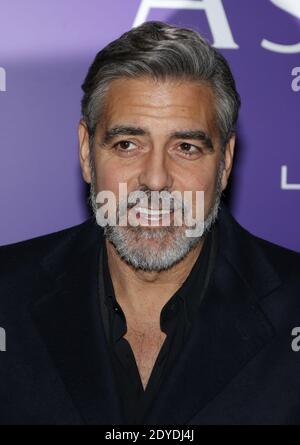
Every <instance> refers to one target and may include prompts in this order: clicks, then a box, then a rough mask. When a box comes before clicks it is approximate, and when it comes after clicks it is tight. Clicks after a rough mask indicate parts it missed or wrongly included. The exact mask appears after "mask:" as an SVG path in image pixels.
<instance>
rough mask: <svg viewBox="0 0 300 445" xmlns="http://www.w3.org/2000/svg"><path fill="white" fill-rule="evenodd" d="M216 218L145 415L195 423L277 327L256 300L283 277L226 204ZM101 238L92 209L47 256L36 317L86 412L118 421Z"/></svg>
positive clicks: (86, 418) (92, 419) (88, 418)
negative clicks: (100, 289)
mask: <svg viewBox="0 0 300 445" xmlns="http://www.w3.org/2000/svg"><path fill="white" fill-rule="evenodd" d="M218 224H219V237H220V238H219V251H218V254H217V259H216V264H215V267H214V270H213V273H212V277H211V280H210V283H209V287H208V291H207V297H206V298H205V299H204V301H203V303H202V305H201V310H200V311H199V313H198V316H197V319H196V323H195V327H194V329H193V332H192V335H191V338H190V339H189V341H188V343H187V346H186V348H185V350H184V351H183V352H182V356H181V357H180V360H178V362H177V364H176V366H175V367H174V369H173V370H172V374H171V375H170V376H168V379H167V380H166V382H165V384H164V387H163V389H162V391H161V393H160V395H159V397H158V399H157V402H156V403H155V404H154V405H153V407H152V409H151V411H150V412H149V415H148V417H147V419H146V423H149V424H184V423H188V422H189V420H190V419H191V418H192V417H193V416H194V415H195V414H196V413H197V412H199V411H201V409H203V408H204V407H205V406H206V405H207V403H208V402H209V401H210V400H211V399H212V398H214V397H215V396H216V395H217V394H218V393H220V392H221V391H222V389H223V388H225V386H226V384H227V383H229V382H230V381H231V380H232V379H233V378H234V376H235V375H237V374H238V373H239V372H240V371H241V370H242V368H243V367H244V366H245V365H246V363H247V362H248V361H249V360H251V358H253V357H254V356H255V355H256V354H257V353H258V352H259V351H260V350H261V349H262V348H263V346H264V345H265V344H266V342H268V340H269V339H270V338H271V337H272V336H273V335H274V329H273V327H272V325H271V323H270V321H269V320H268V319H267V317H266V316H265V314H264V313H263V311H262V310H261V307H260V305H259V300H260V298H262V297H263V296H265V295H266V294H268V293H270V292H272V291H273V290H275V289H276V288H277V287H278V286H279V285H280V280H279V278H278V276H277V274H276V272H275V271H274V269H273V267H272V265H271V264H270V262H269V260H268V258H266V256H265V254H264V252H263V250H262V249H261V247H260V245H259V243H258V242H257V241H256V240H255V237H253V236H252V235H250V234H249V233H248V232H246V231H245V230H244V229H243V228H242V227H241V226H239V224H238V223H237V222H236V221H235V220H234V218H233V217H232V216H231V214H230V213H229V211H228V210H227V209H226V207H225V206H224V205H222V207H221V210H220V215H219V223H218ZM103 242H104V236H103V231H102V229H100V227H98V226H97V225H96V222H95V221H94V220H93V219H90V220H88V221H86V222H85V223H83V224H81V225H80V226H78V227H77V228H76V230H75V229H74V231H70V232H69V235H68V236H66V237H65V238H64V239H63V240H62V241H61V242H60V244H59V246H57V247H56V249H55V250H54V251H53V252H51V253H50V254H48V255H47V256H46V257H44V259H43V261H42V268H43V270H44V272H45V271H46V274H47V277H48V278H47V284H46V288H44V290H43V291H42V294H43V296H42V298H40V299H39V301H38V302H37V303H36V304H35V305H34V308H33V317H34V320H35V322H36V325H37V327H38V329H39V332H40V334H41V336H42V337H43V339H44V341H45V343H46V345H47V348H48V351H49V353H50V355H51V357H52V359H53V362H54V364H55V366H56V367H57V368H58V370H59V372H60V375H61V378H62V380H63V381H64V383H65V387H66V389H67V391H68V392H69V394H71V396H72V399H73V402H74V405H75V406H76V407H77V409H78V410H79V412H80V413H81V416H82V418H83V422H84V423H89V424H97V423H98V424H121V423H123V420H122V416H121V409H120V402H119V399H118V395H117V393H116V385H115V382H114V377H113V370H112V368H111V365H110V361H109V355H108V350H107V345H106V341H105V336H104V329H103V326H102V322H101V317H100V313H99V311H100V308H99V301H98V295H97V276H98V271H99V264H98V258H99V251H100V249H101V247H102V246H103ZM45 282H46V281H45V280H43V283H45Z"/></svg>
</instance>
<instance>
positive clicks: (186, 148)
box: [180, 142, 200, 156]
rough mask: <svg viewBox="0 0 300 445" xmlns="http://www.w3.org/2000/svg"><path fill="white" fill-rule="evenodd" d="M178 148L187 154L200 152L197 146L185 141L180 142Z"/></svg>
mask: <svg viewBox="0 0 300 445" xmlns="http://www.w3.org/2000/svg"><path fill="white" fill-rule="evenodd" d="M180 148H181V151H182V152H183V153H184V154H186V155H188V156H191V155H193V154H197V153H200V148H199V147H197V146H196V145H192V144H188V143H187V142H183V143H182V144H180Z"/></svg>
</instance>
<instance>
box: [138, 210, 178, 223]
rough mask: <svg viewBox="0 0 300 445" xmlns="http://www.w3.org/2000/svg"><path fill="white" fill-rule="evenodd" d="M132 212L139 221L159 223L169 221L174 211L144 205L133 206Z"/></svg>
mask: <svg viewBox="0 0 300 445" xmlns="http://www.w3.org/2000/svg"><path fill="white" fill-rule="evenodd" d="M134 212H135V214H136V217H137V219H138V220H139V221H140V223H145V224H149V222H150V223H151V224H152V225H155V224H157V225H158V224H159V223H166V224H168V223H169V221H170V217H171V215H172V214H173V213H174V210H173V209H170V210H167V209H149V208H145V207H135V208H134Z"/></svg>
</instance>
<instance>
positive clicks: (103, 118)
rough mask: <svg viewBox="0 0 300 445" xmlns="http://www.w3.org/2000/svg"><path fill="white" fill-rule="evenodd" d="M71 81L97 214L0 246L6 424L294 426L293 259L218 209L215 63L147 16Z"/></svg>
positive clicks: (223, 66)
mask: <svg viewBox="0 0 300 445" xmlns="http://www.w3.org/2000/svg"><path fill="white" fill-rule="evenodd" d="M83 91H84V96H83V100H82V119H81V121H80V124H79V130H78V134H79V146H80V164H81V169H82V174H83V178H84V180H85V181H86V182H87V183H89V184H90V185H91V194H90V201H91V205H92V209H93V217H92V218H90V219H89V220H87V221H86V222H84V223H83V224H80V225H78V226H76V227H71V228H68V229H65V230H63V231H60V232H57V233H53V234H50V235H46V236H42V237H39V238H35V239H32V240H28V241H25V242H21V243H17V244H14V245H10V246H4V247H2V248H1V249H0V261H1V300H0V308H1V310H0V314H1V315H0V316H1V318H0V325H1V326H2V327H3V328H5V332H6V338H7V348H6V349H7V350H6V352H5V353H3V354H1V364H0V377H1V378H0V388H1V397H0V421H1V423H2V424H6V423H24V424H28V423H33V424H41V423H50V424H82V423H84V424H152V425H153V424H173V425H180V424H196V425H198V424H261V423H275V424H276V423H283V424H289V423H298V422H300V381H299V375H300V355H298V354H297V352H296V350H297V348H295V347H293V343H292V342H293V340H294V346H295V338H293V337H292V336H291V332H292V330H293V329H294V328H295V327H297V326H298V325H299V323H300V300H299V289H300V279H299V273H298V271H299V266H300V257H299V254H298V253H296V252H292V251H290V250H287V249H284V248H282V247H279V246H276V245H274V244H271V243H269V242H267V241H264V240H262V239H259V238H257V237H255V236H253V235H251V234H250V233H249V232H247V231H246V230H245V229H243V228H242V227H241V226H240V225H239V224H238V223H237V222H236V221H235V220H234V218H233V217H232V216H231V214H230V212H229V211H228V209H227V208H226V207H225V205H224V204H223V203H222V202H221V195H222V192H223V191H224V190H225V188H226V186H227V182H228V179H229V176H230V172H231V169H232V164H233V155H234V146H235V125H236V121H237V117H238V109H239V105H240V100H239V95H238V93H237V91H236V88H235V82H234V79H233V77H232V74H231V71H230V68H229V66H228V64H227V62H226V61H225V59H224V58H223V56H222V55H221V54H219V53H218V52H217V51H216V50H215V49H214V48H212V47H211V46H210V45H209V44H208V43H207V42H206V41H205V40H204V39H203V38H202V37H201V36H200V35H199V34H197V33H196V32H194V31H191V30H188V29H181V28H177V27H173V26H169V25H167V24H164V23H161V22H148V23H145V24H143V25H141V26H140V27H138V28H135V29H132V30H131V31H129V32H127V33H125V34H124V35H122V36H121V37H120V38H119V39H117V40H116V41H114V42H112V43H110V44H109V45H108V46H107V47H106V48H104V49H103V50H102V51H100V52H99V53H98V55H97V56H96V58H95V60H94V62H93V64H92V65H91V67H90V69H89V72H88V74H87V77H86V79H85V81H84V84H83ZM120 185H122V186H126V192H125V195H124V194H123V195H122V193H121V191H122V189H121V188H120ZM187 191H189V192H191V196H192V198H193V199H191V200H190V201H189V203H186V202H185V201H182V200H181V201H180V199H179V195H181V196H182V195H184V193H185V192H187ZM199 191H202V192H203V194H202V195H197V192H199ZM102 192H104V195H101V193H102ZM106 192H107V194H105V193H106ZM159 192H164V195H163V196H164V197H165V199H166V201H168V205H169V207H167V206H166V205H165V201H163V200H162V199H161V200H158V201H155V198H157V193H159ZM173 192H177V195H176V194H175V193H173ZM109 193H110V194H109ZM112 196H113V197H115V198H116V199H115V200H113V199H111V197H112ZM136 196H138V197H139V198H140V200H138V199H134V197H136ZM201 196H204V201H202V200H201V199H200V198H201ZM103 197H105V198H107V199H103ZM145 197H146V198H149V201H148V203H147V202H146V201H145V200H144V201H143V199H144V198H145ZM142 198H143V199H142ZM145 202H146V203H145ZM201 203H202V205H203V206H202V213H201V211H200V215H199V212H198V210H199V206H200V205H201ZM104 209H105V211H104ZM200 210H201V209H200ZM185 211H187V212H188V211H189V212H190V213H189V215H190V217H193V218H194V219H193V220H191V219H190V220H184V222H182V224H181V225H180V224H178V225H177V224H175V223H176V222H177V218H178V217H179V216H180V215H182V214H184V213H185ZM195 214H196V216H195ZM129 215H131V219H130V218H129V219H128V221H129V222H128V221H127V223H125V224H122V223H121V220H122V218H124V216H126V217H127V216H129ZM114 216H115V217H116V218H115V220H114V219H113V217H114ZM103 221H106V222H105V224H104V223H103ZM130 221H131V223H130ZM190 221H193V222H194V224H189V222H190ZM201 224H202V225H201ZM195 227H196V228H197V227H198V228H199V227H200V228H202V230H200V231H198V232H197V231H194V232H192V233H190V232H189V233H188V232H187V229H188V228H190V229H191V228H192V229H193V228H194V229H195Z"/></svg>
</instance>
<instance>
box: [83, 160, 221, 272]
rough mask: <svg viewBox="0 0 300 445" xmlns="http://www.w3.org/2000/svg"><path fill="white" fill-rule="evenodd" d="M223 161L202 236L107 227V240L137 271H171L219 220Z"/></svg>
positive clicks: (93, 192) (180, 229)
mask: <svg viewBox="0 0 300 445" xmlns="http://www.w3.org/2000/svg"><path fill="white" fill-rule="evenodd" d="M223 165H224V163H223V160H222V161H221V163H220V167H219V172H218V177H217V184H216V193H215V199H214V203H213V205H212V207H211V209H210V211H209V214H208V216H207V217H206V219H205V221H204V230H203V233H202V235H201V236H196V237H187V236H186V234H185V231H186V227H185V226H181V227H177V226H167V227H155V228H151V229H149V228H147V227H146V228H145V227H142V226H137V227H133V226H126V227H122V226H118V225H115V226H110V225H107V226H105V227H104V236H105V238H106V239H107V240H108V241H109V242H110V243H111V244H112V245H113V246H114V247H115V249H116V251H117V253H118V254H119V256H120V257H121V258H122V259H123V260H124V261H125V262H126V263H127V264H129V265H130V266H132V267H133V268H134V269H136V270H137V269H139V270H144V271H147V272H153V271H157V272H159V271H163V270H167V269H170V268H171V267H172V266H174V265H175V264H177V263H179V262H180V261H181V260H183V259H184V258H185V257H186V255H187V254H188V253H189V252H191V251H192V250H193V249H194V248H195V247H196V246H197V245H198V244H199V242H200V241H201V240H202V239H204V238H205V236H206V235H207V233H208V232H209V231H210V230H211V229H212V227H213V226H214V224H215V222H216V221H217V218H218V213H219V208H220V203H221V196H222V188H221V178H222V172H223ZM95 183H96V181H95V171H94V168H92V181H91V190H90V198H89V200H90V204H91V207H92V210H93V213H94V215H95V217H96V212H97V209H98V207H97V204H96V196H97V193H96V190H95Z"/></svg>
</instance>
